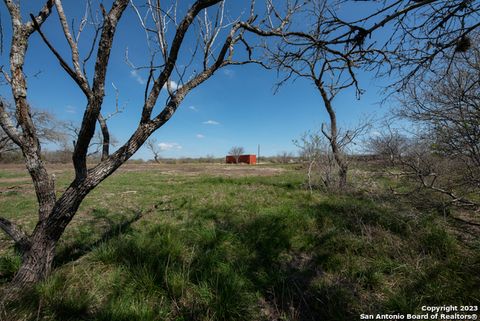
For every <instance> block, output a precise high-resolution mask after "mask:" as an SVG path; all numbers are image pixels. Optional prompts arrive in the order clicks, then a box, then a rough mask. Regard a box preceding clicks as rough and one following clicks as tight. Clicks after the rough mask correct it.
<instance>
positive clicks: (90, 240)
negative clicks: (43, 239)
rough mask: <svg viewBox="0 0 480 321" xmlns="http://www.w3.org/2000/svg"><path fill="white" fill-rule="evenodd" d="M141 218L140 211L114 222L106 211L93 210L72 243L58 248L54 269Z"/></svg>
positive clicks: (122, 231)
mask: <svg viewBox="0 0 480 321" xmlns="http://www.w3.org/2000/svg"><path fill="white" fill-rule="evenodd" d="M142 216H143V213H142V211H140V210H138V211H135V212H134V213H133V215H132V216H131V217H125V216H123V217H122V219H121V220H119V221H114V220H113V219H112V218H111V215H109V213H108V211H105V210H95V209H94V210H93V211H92V216H91V217H92V219H91V220H89V221H88V222H86V223H85V224H82V226H80V227H79V230H80V233H79V234H78V235H77V237H76V238H75V239H74V241H73V242H71V243H68V244H67V245H66V246H63V247H60V248H59V250H58V252H57V254H56V256H55V260H54V262H53V266H54V268H58V267H60V266H62V265H64V264H67V263H69V262H72V261H76V260H77V259H79V258H80V257H82V256H83V255H85V254H87V253H89V252H90V251H92V250H93V249H94V248H96V247H97V246H98V245H100V244H102V243H104V242H106V241H108V240H110V239H112V238H115V237H116V236H118V235H120V234H123V233H125V232H127V231H128V230H129V229H130V226H131V225H132V224H133V223H135V222H136V221H138V220H139V219H141V218H142ZM100 224H103V225H105V228H104V231H103V232H102V233H101V235H100V236H99V237H98V238H95V232H94V231H95V228H98V226H99V225H100Z"/></svg>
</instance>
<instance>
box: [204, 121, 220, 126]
mask: <svg viewBox="0 0 480 321" xmlns="http://www.w3.org/2000/svg"><path fill="white" fill-rule="evenodd" d="M203 123H204V124H205V125H220V123H219V122H218V121H215V120H207V121H204V122H203Z"/></svg>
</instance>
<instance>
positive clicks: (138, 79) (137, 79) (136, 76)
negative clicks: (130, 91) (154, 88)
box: [130, 69, 147, 85]
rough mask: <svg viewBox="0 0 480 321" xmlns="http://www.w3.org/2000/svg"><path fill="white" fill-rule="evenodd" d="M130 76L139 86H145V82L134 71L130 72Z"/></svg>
mask: <svg viewBox="0 0 480 321" xmlns="http://www.w3.org/2000/svg"><path fill="white" fill-rule="evenodd" d="M130 76H132V77H133V78H134V79H135V80H136V81H137V82H138V83H139V84H140V85H145V84H146V83H147V81H146V80H145V78H143V77H142V76H141V75H140V74H139V73H138V72H137V71H136V70H135V69H133V70H132V71H130Z"/></svg>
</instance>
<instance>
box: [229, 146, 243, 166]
mask: <svg viewBox="0 0 480 321" xmlns="http://www.w3.org/2000/svg"><path fill="white" fill-rule="evenodd" d="M244 153H245V148H243V147H241V146H233V147H232V148H230V151H229V152H228V154H229V155H232V156H233V157H234V158H235V163H236V164H238V161H239V159H240V156H241V155H242V154H244Z"/></svg>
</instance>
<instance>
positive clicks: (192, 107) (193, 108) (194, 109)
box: [188, 106, 198, 111]
mask: <svg viewBox="0 0 480 321" xmlns="http://www.w3.org/2000/svg"><path fill="white" fill-rule="evenodd" d="M188 109H190V110H193V111H198V108H197V107H195V106H188Z"/></svg>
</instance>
